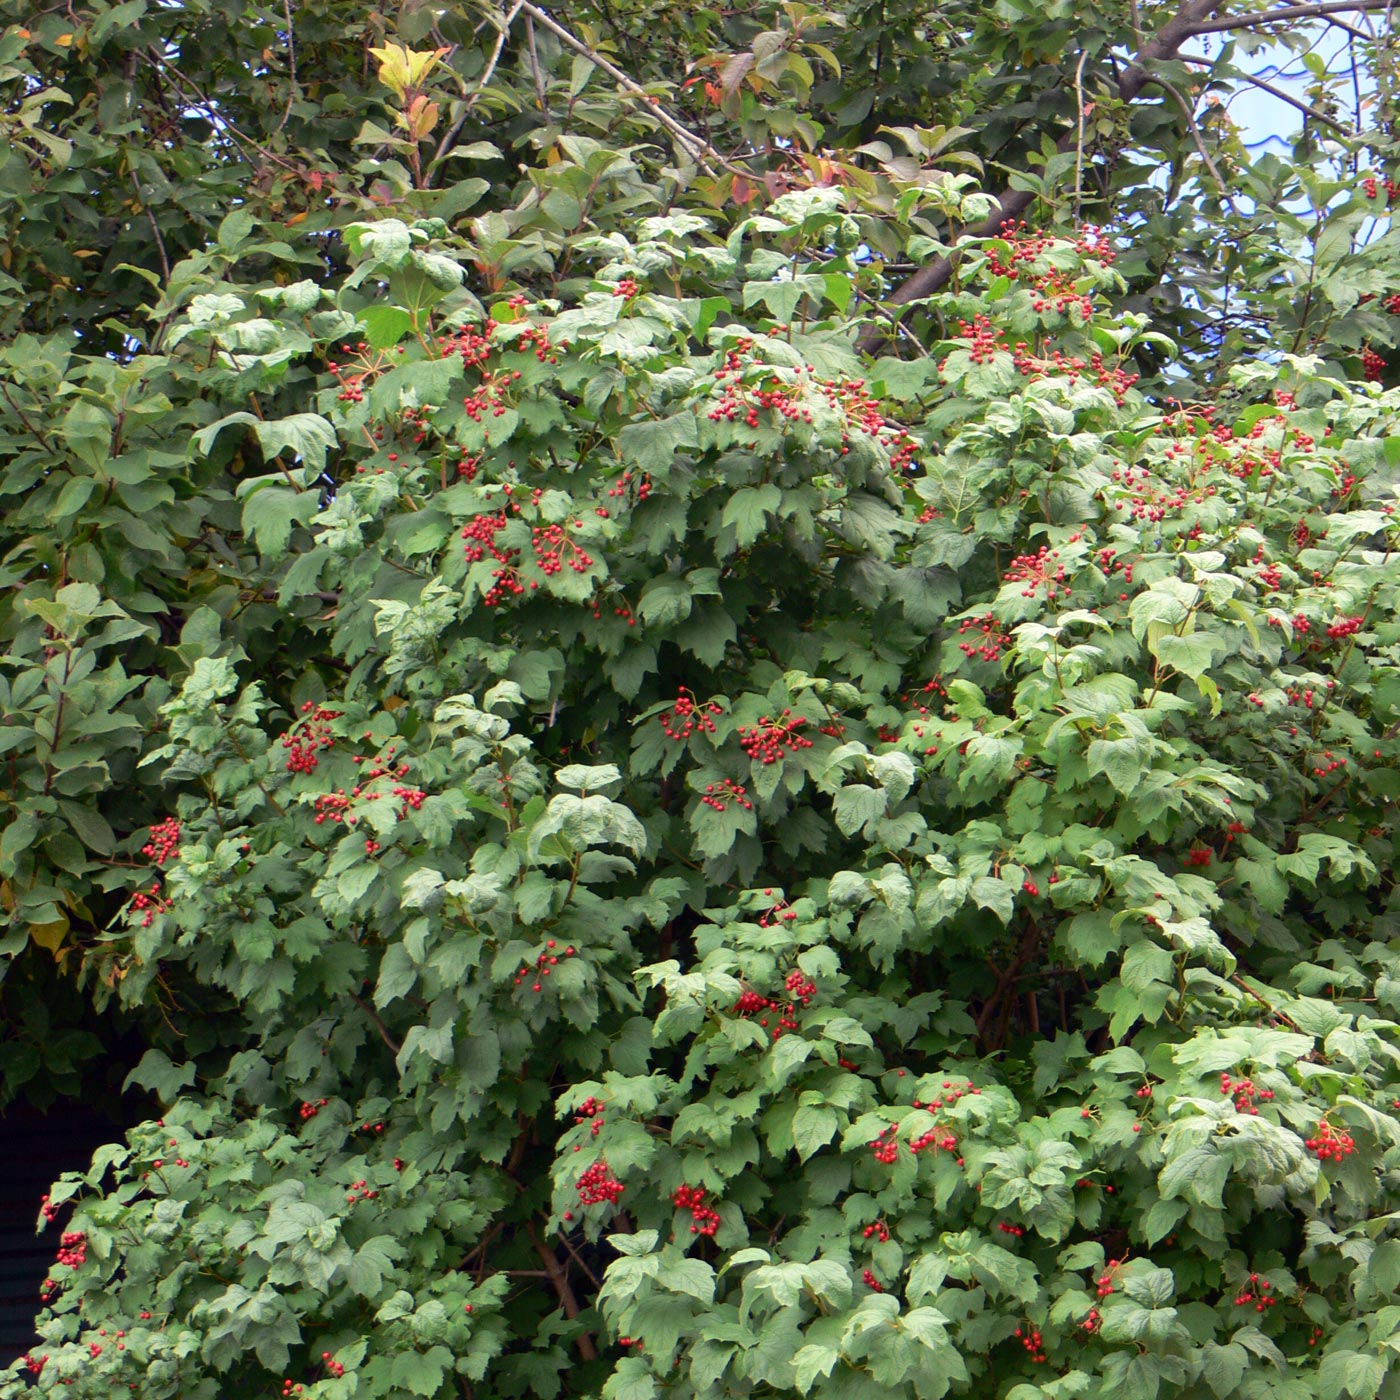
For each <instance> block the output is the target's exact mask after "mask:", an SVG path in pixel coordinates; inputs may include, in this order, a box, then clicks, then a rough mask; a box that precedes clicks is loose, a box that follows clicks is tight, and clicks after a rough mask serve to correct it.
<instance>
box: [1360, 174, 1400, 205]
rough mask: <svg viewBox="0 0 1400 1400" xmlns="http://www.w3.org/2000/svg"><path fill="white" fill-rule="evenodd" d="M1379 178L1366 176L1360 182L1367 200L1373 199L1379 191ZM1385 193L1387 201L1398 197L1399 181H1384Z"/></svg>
mask: <svg viewBox="0 0 1400 1400" xmlns="http://www.w3.org/2000/svg"><path fill="white" fill-rule="evenodd" d="M1381 184H1382V181H1381V178H1380V177H1378V176H1375V175H1367V176H1366V177H1365V179H1363V180H1362V181H1361V188H1362V190H1364V191H1365V194H1366V198H1367V199H1375V198H1376V197H1377V196H1378V195H1379V194H1380V190H1381ZM1384 185H1385V193H1386V198H1387V199H1394V198H1395V197H1396V196H1397V195H1400V180H1385V181H1384Z"/></svg>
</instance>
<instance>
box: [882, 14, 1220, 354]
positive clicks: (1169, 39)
mask: <svg viewBox="0 0 1400 1400" xmlns="http://www.w3.org/2000/svg"><path fill="white" fill-rule="evenodd" d="M1223 3H1224V0H1184V3H1183V4H1182V6H1181V8H1180V9H1179V10H1178V11H1177V13H1176V14H1175V15H1173V16H1172V18H1171V19H1169V20H1168V21H1167V22H1166V24H1164V25H1163V26H1162V27H1161V28H1160V29H1159V30H1158V31H1157V32H1156V34H1154V35H1153V37H1152V38H1151V39H1149V40H1148V41H1147V43H1146V44H1144V45H1143V47H1142V48H1141V49H1140V50H1139V51H1138V56H1137V58H1136V59H1135V60H1134V61H1133V62H1132V63H1131V64H1129V65H1128V67H1126V68H1124V69H1123V70H1122V71H1121V72H1120V73H1119V74H1118V97H1119V100H1120V101H1121V102H1123V103H1124V104H1127V103H1130V102H1134V101H1136V99H1137V98H1138V96H1139V94H1140V93H1141V92H1142V90H1143V88H1145V87H1146V86H1147V84H1148V82H1149V80H1150V78H1151V74H1150V72H1149V68H1148V65H1150V64H1153V63H1160V62H1166V61H1169V60H1171V59H1173V58H1175V57H1176V51H1177V50H1178V49H1179V48H1180V47H1181V45H1182V44H1183V43H1184V42H1185V41H1186V40H1187V39H1189V38H1190V37H1191V36H1192V34H1195V33H1198V32H1199V26H1200V25H1201V24H1203V23H1205V22H1207V20H1208V19H1209V17H1210V16H1211V15H1212V14H1214V13H1215V11H1216V10H1218V9H1219V8H1220V6H1221V5H1222V4H1223ZM1075 136H1076V131H1075V128H1071V129H1070V130H1069V131H1067V132H1065V134H1064V135H1063V136H1061V137H1060V139H1059V140H1058V141H1057V142H1056V143H1055V149H1056V151H1058V152H1059V153H1061V154H1065V153H1068V152H1070V151H1072V150H1073V149H1074V145H1075ZM1035 199H1036V196H1035V194H1033V193H1032V192H1031V191H1030V190H1028V189H1017V188H1016V187H1015V186H1008V187H1007V188H1006V189H1004V190H1002V192H1001V193H1000V194H999V195H997V196H996V202H995V204H994V205H993V206H992V209H991V212H990V213H989V214H988V215H987V217H986V218H985V219H983V220H982V222H981V223H979V224H974V225H973V226H972V227H970V228H968V229H965V230H964V231H963V235H964V237H967V238H994V237H995V236H996V235H997V234H998V233H1000V232H1001V227H1002V224H1003V223H1005V222H1008V221H1012V222H1014V221H1015V220H1016V219H1019V218H1020V217H1021V215H1022V214H1024V213H1025V212H1026V210H1027V209H1029V208H1030V207H1031V205H1032V204H1033V203H1034V202H1035ZM954 256H956V254H954ZM952 275H953V261H952V258H949V257H943V256H939V257H936V258H934V260H933V261H932V262H930V263H926V264H925V265H924V266H923V267H921V268H920V269H919V270H918V271H917V272H915V273H914V274H913V275H912V276H910V277H907V278H905V279H904V281H903V282H901V283H900V284H899V286H897V287H896V288H895V289H894V291H893V292H892V293H891V294H890V295H889V296H888V297H887V298H886V301H887V303H888V304H889V305H891V306H907V305H908V304H909V303H910V302H915V301H922V300H923V299H924V298H925V297H927V296H930V295H931V294H932V293H934V292H936V291H938V289H939V288H940V287H943V286H945V285H946V284H947V282H948V280H949V279H950V278H951V277H952ZM885 338H886V337H885V331H884V329H883V328H882V327H880V326H868V327H867V328H866V329H865V330H864V331H862V332H861V335H860V338H859V339H858V340H857V342H856V345H857V348H858V349H861V350H864V351H867V352H873V351H874V350H875V348H876V347H877V346H878V345H879V344H880V343H881V342H882V341H883V340H884V339H885Z"/></svg>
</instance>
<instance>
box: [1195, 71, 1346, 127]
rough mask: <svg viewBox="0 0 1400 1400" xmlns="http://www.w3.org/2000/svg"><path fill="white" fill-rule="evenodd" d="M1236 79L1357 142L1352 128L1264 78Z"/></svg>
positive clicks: (1245, 76)
mask: <svg viewBox="0 0 1400 1400" xmlns="http://www.w3.org/2000/svg"><path fill="white" fill-rule="evenodd" d="M1177 57H1178V58H1179V59H1180V60H1181V61H1182V62H1183V63H1199V64H1203V65H1205V66H1206V67H1207V68H1213V67H1215V60H1214V59H1213V58H1207V57H1206V56H1205V55H1204V54H1197V53H1183V54H1178V55H1177ZM1236 78H1239V79H1242V80H1243V81H1244V82H1246V83H1249V84H1250V85H1251V86H1253V87H1257V88H1262V89H1263V90H1264V91H1265V92H1268V93H1272V94H1273V95H1274V96H1275V97H1277V98H1278V99H1279V100H1280V101H1283V102H1286V103H1288V105H1289V106H1290V107H1296V108H1297V109H1298V111H1300V112H1302V113H1303V115H1304V116H1306V117H1311V118H1312V119H1313V120H1314V121H1318V122H1321V123H1322V124H1323V125H1324V126H1330V127H1331V128H1332V130H1333V131H1335V132H1337V133H1338V134H1340V135H1342V136H1345V137H1346V138H1347V140H1349V141H1355V140H1356V132H1354V131H1352V130H1351V128H1350V127H1345V126H1343V125H1342V124H1341V122H1339V121H1336V120H1334V119H1333V118H1332V117H1329V116H1328V115H1327V113H1326V112H1322V111H1319V110H1318V109H1317V108H1316V107H1313V106H1310V105H1309V104H1308V103H1306V102H1303V101H1302V100H1300V99H1299V98H1297V97H1294V96H1293V95H1292V93H1288V92H1285V91H1284V90H1283V89H1282V88H1281V87H1275V86H1274V85H1273V83H1270V82H1267V81H1266V80H1265V79H1263V78H1257V77H1255V76H1254V74H1253V73H1237V72H1232V73H1231V74H1230V80H1231V81H1232V82H1233V81H1234V80H1235V79H1236Z"/></svg>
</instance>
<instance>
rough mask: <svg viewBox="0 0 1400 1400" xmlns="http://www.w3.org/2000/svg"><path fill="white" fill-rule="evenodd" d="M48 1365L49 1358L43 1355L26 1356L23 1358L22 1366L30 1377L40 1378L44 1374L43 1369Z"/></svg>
mask: <svg viewBox="0 0 1400 1400" xmlns="http://www.w3.org/2000/svg"><path fill="white" fill-rule="evenodd" d="M48 1364H49V1358H48V1356H47V1355H45V1356H26V1357H25V1358H24V1365H25V1368H26V1370H28V1371H29V1372H30V1374H31V1375H33V1376H36V1377H38V1376H42V1375H43V1374H44V1367H45V1366H47V1365H48Z"/></svg>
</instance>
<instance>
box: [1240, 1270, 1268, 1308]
mask: <svg viewBox="0 0 1400 1400" xmlns="http://www.w3.org/2000/svg"><path fill="white" fill-rule="evenodd" d="M1273 1288H1274V1286H1273V1284H1272V1283H1270V1282H1269V1280H1268V1279H1266V1278H1260V1277H1259V1275H1258V1274H1250V1276H1249V1278H1248V1280H1247V1281H1246V1282H1245V1284H1244V1287H1242V1288H1241V1289H1240V1291H1239V1292H1238V1293H1237V1294H1236V1295H1235V1306H1236V1307H1237V1308H1247V1307H1252V1308H1253V1309H1254V1311H1255V1312H1266V1311H1267V1310H1268V1309H1269V1308H1271V1307H1273V1306H1274V1304H1275V1303H1277V1302H1278V1299H1277V1298H1276V1297H1275V1296H1274V1293H1273Z"/></svg>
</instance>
